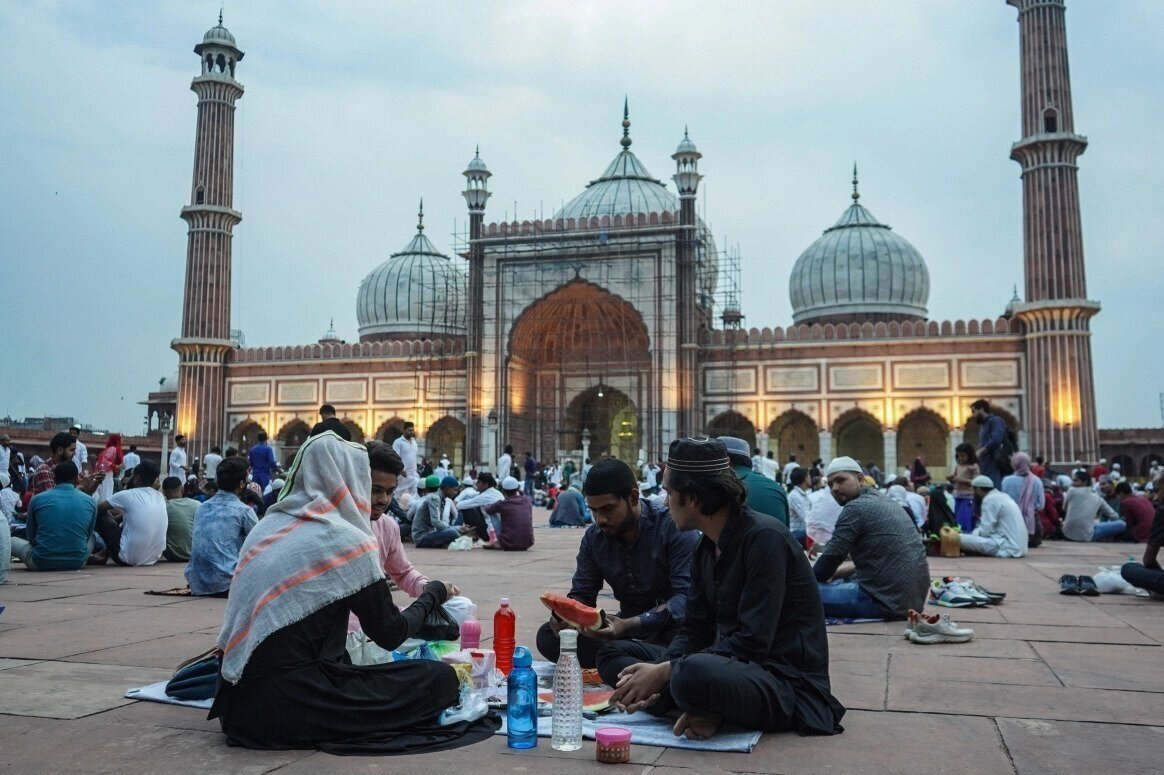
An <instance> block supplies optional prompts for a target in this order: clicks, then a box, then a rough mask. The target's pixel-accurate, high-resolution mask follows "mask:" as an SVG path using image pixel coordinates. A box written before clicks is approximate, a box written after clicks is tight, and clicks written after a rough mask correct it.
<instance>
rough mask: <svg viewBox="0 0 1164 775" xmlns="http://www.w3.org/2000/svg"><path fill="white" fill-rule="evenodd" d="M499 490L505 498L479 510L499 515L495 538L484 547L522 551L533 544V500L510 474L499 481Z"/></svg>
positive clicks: (491, 514)
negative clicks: (523, 491) (522, 490)
mask: <svg viewBox="0 0 1164 775" xmlns="http://www.w3.org/2000/svg"><path fill="white" fill-rule="evenodd" d="M501 492H502V493H503V494H504V495H505V500H500V501H497V502H496V503H490V504H489V505H487V506H483V507H482V508H481V511H483V512H484V513H486V514H488V515H490V516H496V517H500V519H501V529H500V530H498V531H497V538H496V539H495V540H493V541H488V542H486V544H485V548H486V549H502V550H504V551H507V552H524V551H525V550H527V549H529V548H530V547H531V546H533V543H534V534H533V501H532V500H531V499H530V497H529V496H528V495H523V494H522V492H521V483H520V482H518V481H517V479H515V478H514V477H512V476H507V477H505V479H504V480H502V482H501Z"/></svg>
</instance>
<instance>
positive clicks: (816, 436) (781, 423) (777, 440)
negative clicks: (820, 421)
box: [768, 409, 820, 468]
mask: <svg viewBox="0 0 1164 775" xmlns="http://www.w3.org/2000/svg"><path fill="white" fill-rule="evenodd" d="M768 448H769V449H771V450H773V453H772V457H774V458H776V460H777V461H778V462H779V463H780V464H781V465H783V464H784V463H786V462H788V456H789V455H796V462H798V463H801V464H803V465H804V467H805V468H808V467H809V466H811V465H812V461H814V460H816V459H817V458H818V457H820V433H819V432H818V431H817V428H816V421H815V420H813V419H812V418H811V417H809V416H808V415H807V414H805V413H804V412H798V411H796V410H795V409H790V410H789V411H787V412H785V413H784V414H782V415H780V416H779V417H777V418H776V419H775V420H773V421H772V424H771V425H769V426H768Z"/></svg>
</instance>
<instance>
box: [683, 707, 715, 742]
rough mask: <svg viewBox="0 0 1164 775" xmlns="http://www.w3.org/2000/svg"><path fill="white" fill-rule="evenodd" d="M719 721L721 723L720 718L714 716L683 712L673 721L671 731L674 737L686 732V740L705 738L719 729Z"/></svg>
mask: <svg viewBox="0 0 1164 775" xmlns="http://www.w3.org/2000/svg"><path fill="white" fill-rule="evenodd" d="M720 723H722V722H721V721H720V719H719V718H717V717H715V716H696V715H695V714H693V713H684V714H683V715H682V716H680V717H679V720H678V721H676V722H675V727H674V728H673V729H672V730H671V731H672V732H674V733H675V736H676V737H678V736H679V735H682V734H686V735H687V739H688V740H706V739H707V738H709V737H711V736H712V735H714V734H715V733H716V732H718V731H719V725H720Z"/></svg>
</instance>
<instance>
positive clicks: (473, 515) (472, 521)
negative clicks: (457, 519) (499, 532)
mask: <svg viewBox="0 0 1164 775" xmlns="http://www.w3.org/2000/svg"><path fill="white" fill-rule="evenodd" d="M460 513H461V521H462V522H463V523H464V524H466V525H468V526H469V527H471V528H473V529H474V530H476V531H477V538H479V539H481V540H482V541H488V540H489V525H488V523H487V521H486V519H485V512H483V511H481V509H480V507H476V506H475V507H473V508H471V509H463V510H462V511H461V512H460Z"/></svg>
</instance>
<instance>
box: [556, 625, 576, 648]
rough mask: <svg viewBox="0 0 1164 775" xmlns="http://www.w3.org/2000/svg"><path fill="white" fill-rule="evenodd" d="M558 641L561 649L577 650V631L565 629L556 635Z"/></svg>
mask: <svg viewBox="0 0 1164 775" xmlns="http://www.w3.org/2000/svg"><path fill="white" fill-rule="evenodd" d="M558 639H559V641H561V645H562V648H564V649H576V648H578V631H577V630H570V629H565V630H562V631H560V632H559V633H558Z"/></svg>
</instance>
